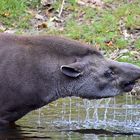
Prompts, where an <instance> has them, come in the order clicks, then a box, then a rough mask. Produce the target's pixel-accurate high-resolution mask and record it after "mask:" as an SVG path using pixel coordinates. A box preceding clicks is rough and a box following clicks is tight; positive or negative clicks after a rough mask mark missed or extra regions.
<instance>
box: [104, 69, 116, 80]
mask: <svg viewBox="0 0 140 140" xmlns="http://www.w3.org/2000/svg"><path fill="white" fill-rule="evenodd" d="M114 74H115V73H114V71H112V70H107V71H106V72H105V73H104V76H105V77H106V78H111V77H113V75H114Z"/></svg>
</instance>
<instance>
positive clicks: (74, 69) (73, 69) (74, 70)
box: [60, 63, 83, 78]
mask: <svg viewBox="0 0 140 140" xmlns="http://www.w3.org/2000/svg"><path fill="white" fill-rule="evenodd" d="M60 70H61V72H62V73H63V74H64V75H66V76H69V77H71V78H76V77H79V76H80V75H82V74H83V72H82V68H81V66H80V65H79V64H78V63H73V64H70V65H62V66H61V68H60Z"/></svg>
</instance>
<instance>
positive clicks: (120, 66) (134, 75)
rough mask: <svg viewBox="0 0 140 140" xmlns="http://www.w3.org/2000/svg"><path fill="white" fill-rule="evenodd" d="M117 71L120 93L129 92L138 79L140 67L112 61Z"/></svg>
mask: <svg viewBox="0 0 140 140" xmlns="http://www.w3.org/2000/svg"><path fill="white" fill-rule="evenodd" d="M112 63H113V64H114V66H115V67H116V69H117V72H118V75H119V79H120V84H119V85H120V87H121V89H122V91H124V92H129V91H131V90H132V89H133V87H134V85H135V83H136V82H137V81H138V80H139V79H140V67H138V66H135V65H133V64H129V63H124V62H115V61H112Z"/></svg>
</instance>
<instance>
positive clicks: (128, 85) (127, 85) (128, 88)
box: [121, 81, 135, 92]
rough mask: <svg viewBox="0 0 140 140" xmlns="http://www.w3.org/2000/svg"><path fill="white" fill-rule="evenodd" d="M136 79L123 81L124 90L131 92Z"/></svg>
mask: <svg viewBox="0 0 140 140" xmlns="http://www.w3.org/2000/svg"><path fill="white" fill-rule="evenodd" d="M134 85H135V81H128V82H122V83H121V88H122V90H123V91H124V92H129V91H131V90H132V89H133V87H134Z"/></svg>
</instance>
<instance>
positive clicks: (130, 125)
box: [0, 96, 140, 140]
mask: <svg viewBox="0 0 140 140" xmlns="http://www.w3.org/2000/svg"><path fill="white" fill-rule="evenodd" d="M139 116H140V101H139V100H136V99H135V98H133V97H132V96H120V97H117V98H109V99H101V100H94V101H89V100H82V99H79V98H72V99H71V98H66V99H60V100H58V101H56V102H54V103H51V104H49V105H47V106H45V107H44V108H42V109H39V110H37V111H33V112H31V113H29V114H28V115H26V116H25V117H24V118H22V119H21V120H19V121H18V122H17V124H18V125H20V127H17V126H16V127H12V128H8V129H5V130H1V131H0V140H1V139H2V140H4V139H5V140H6V139H8V138H9V139H26V140H30V139H32V140H41V139H54V140H55V139H56V140H58V139H68V140H73V139H76V140H82V139H83V140H100V139H101V140H108V139H113V140H118V139H120V140H121V139H125V140H132V139H135V140H139V135H140V117H139Z"/></svg>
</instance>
